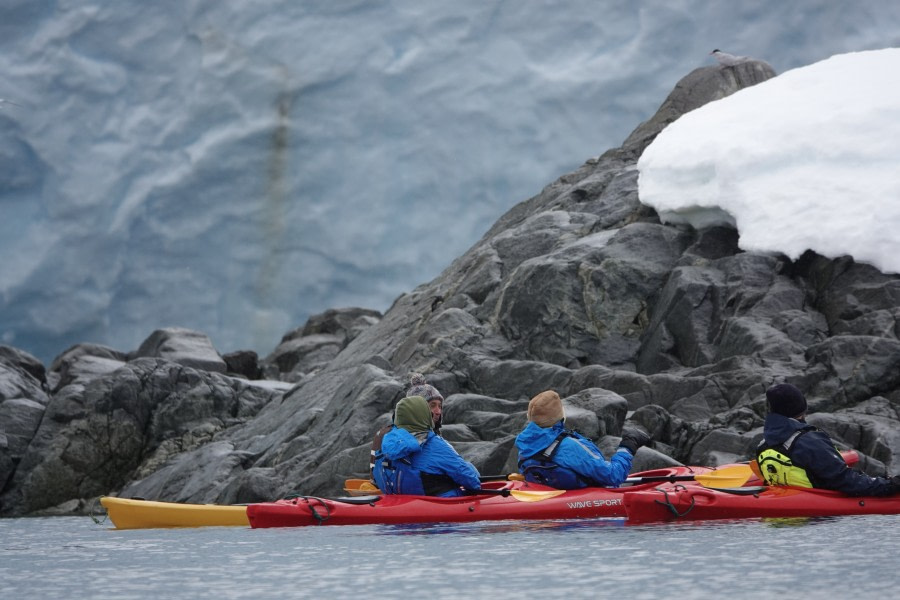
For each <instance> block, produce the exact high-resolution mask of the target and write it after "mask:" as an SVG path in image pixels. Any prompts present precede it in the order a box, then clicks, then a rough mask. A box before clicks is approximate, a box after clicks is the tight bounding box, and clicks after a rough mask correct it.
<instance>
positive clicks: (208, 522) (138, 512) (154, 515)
mask: <svg viewBox="0 0 900 600" xmlns="http://www.w3.org/2000/svg"><path fill="white" fill-rule="evenodd" d="M100 504H102V505H103V507H104V508H106V512H107V514H108V515H109V519H110V521H112V522H113V525H115V526H116V529H153V528H166V527H233V526H243V527H246V526H248V525H249V524H250V522H249V521H248V519H247V507H246V506H240V505H224V504H181V503H179V502H156V501H152V500H136V499H132V498H116V497H113V496H103V497H102V498H100Z"/></svg>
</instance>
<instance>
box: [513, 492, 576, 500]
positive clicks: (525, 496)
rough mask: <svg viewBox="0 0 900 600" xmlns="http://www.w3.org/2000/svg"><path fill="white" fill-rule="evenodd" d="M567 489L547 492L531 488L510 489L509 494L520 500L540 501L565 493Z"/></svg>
mask: <svg viewBox="0 0 900 600" xmlns="http://www.w3.org/2000/svg"><path fill="white" fill-rule="evenodd" d="M565 493H566V490H547V491H545V492H537V491H529V490H510V491H509V495H510V496H512V497H513V498H515V499H516V500H518V501H519V502H540V501H541V500H547V499H548V498H555V497H556V496H559V495H560V494H565Z"/></svg>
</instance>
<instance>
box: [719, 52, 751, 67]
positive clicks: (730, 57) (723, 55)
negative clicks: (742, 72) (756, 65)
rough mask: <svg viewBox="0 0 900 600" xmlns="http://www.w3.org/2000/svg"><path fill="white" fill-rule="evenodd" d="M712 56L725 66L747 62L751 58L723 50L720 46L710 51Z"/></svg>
mask: <svg viewBox="0 0 900 600" xmlns="http://www.w3.org/2000/svg"><path fill="white" fill-rule="evenodd" d="M710 54H711V55H712V56H714V57H715V59H716V60H717V61H719V64H720V65H722V66H723V67H733V66H734V65H738V64H740V63H742V62H747V61H748V60H750V59H749V58H747V57H746V56H735V55H734V54H728V53H727V52H722V51H721V50H719V49H718V48H716V49H715V50H713V51H712V52H710Z"/></svg>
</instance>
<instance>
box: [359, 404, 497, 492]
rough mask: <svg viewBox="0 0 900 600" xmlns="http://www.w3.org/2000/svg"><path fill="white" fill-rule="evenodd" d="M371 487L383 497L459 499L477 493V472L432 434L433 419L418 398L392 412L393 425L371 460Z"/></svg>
mask: <svg viewBox="0 0 900 600" xmlns="http://www.w3.org/2000/svg"><path fill="white" fill-rule="evenodd" d="M373 475H374V478H375V484H376V485H377V486H378V488H379V489H380V490H381V491H382V492H384V493H385V494H417V495H426V496H444V497H448V496H462V495H463V494H464V493H465V490H479V489H481V481H480V479H479V474H478V469H476V468H475V467H474V466H473V465H472V464H471V463H469V462H467V461H466V460H464V459H463V458H462V457H461V456H460V455H459V454H458V453H457V452H456V450H454V449H453V446H451V445H450V444H449V443H447V441H446V440H444V438H442V437H440V436H439V435H436V434H435V432H434V416H433V414H432V412H431V409H430V408H429V406H428V402H427V401H426V400H425V398H423V397H422V396H408V397H406V398H403V399H402V400H400V401H399V402H398V403H397V407H396V408H395V409H394V425H393V426H392V427H391V430H390V431H388V432H387V433H386V434H385V435H384V438H382V440H381V449H380V450H379V451H378V452H377V453H376V456H375V467H374V472H373Z"/></svg>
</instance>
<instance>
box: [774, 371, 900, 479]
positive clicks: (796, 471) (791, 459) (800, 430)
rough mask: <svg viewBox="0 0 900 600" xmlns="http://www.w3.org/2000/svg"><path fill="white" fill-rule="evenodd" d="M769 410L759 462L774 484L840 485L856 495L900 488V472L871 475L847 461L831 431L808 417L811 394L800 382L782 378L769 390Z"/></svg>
mask: <svg viewBox="0 0 900 600" xmlns="http://www.w3.org/2000/svg"><path fill="white" fill-rule="evenodd" d="M766 400H767V403H768V407H769V414H768V415H766V421H765V424H764V426H763V439H762V441H761V442H760V444H759V447H758V448H757V457H756V459H757V462H758V465H759V470H760V473H761V475H762V477H763V479H765V480H766V482H767V483H768V484H770V485H795V486H800V487H812V488H822V489H826V490H837V491H839V492H844V493H845V494H848V495H850V496H889V495H891V494H896V493H897V492H900V476H895V477H892V478H886V477H870V476H869V475H866V474H865V473H862V472H860V471H856V470H853V469H851V468H850V467H849V466H847V463H846V462H844V459H843V457H842V456H841V454H840V452H838V450H837V448H836V447H835V445H834V442H833V441H832V440H831V438H830V437H829V436H828V434H827V433H825V432H824V431H822V430H820V429H818V428H817V427H815V426H813V425H809V424H808V423H806V411H807V404H806V398H805V397H804V396H803V392H801V391H800V390H799V389H798V388H797V387H795V386H793V385H791V384H789V383H779V384H777V385H773V386H772V387H770V388H769V389H768V390H766Z"/></svg>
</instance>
